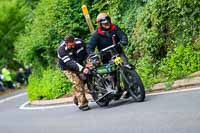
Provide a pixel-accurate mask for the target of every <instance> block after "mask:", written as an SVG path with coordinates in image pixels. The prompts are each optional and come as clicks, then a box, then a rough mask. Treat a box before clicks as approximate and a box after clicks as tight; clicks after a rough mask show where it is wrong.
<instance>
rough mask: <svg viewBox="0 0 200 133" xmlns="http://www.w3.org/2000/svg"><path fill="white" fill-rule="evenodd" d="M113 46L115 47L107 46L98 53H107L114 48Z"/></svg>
mask: <svg viewBox="0 0 200 133" xmlns="http://www.w3.org/2000/svg"><path fill="white" fill-rule="evenodd" d="M115 46H116V45H115V44H113V45H111V46H108V47H106V48H104V49H102V50H101V51H100V53H101V52H105V51H108V50H109V49H111V48H114V47H115Z"/></svg>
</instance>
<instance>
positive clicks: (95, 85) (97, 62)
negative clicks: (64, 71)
mask: <svg viewBox="0 0 200 133" xmlns="http://www.w3.org/2000/svg"><path fill="white" fill-rule="evenodd" d="M104 53H109V54H110V60H109V62H108V63H106V64H103V63H101V62H102V61H101V60H102V54H104ZM88 62H90V63H92V65H93V68H92V69H91V70H90V73H89V74H88V82H87V86H88V89H89V90H90V93H91V95H92V97H93V99H94V101H95V102H96V103H97V104H98V105H99V106H101V107H103V106H108V104H109V103H110V102H111V101H112V100H116V99H119V98H120V96H121V95H119V94H118V93H117V87H121V90H122V91H127V92H129V94H130V96H131V97H132V98H133V99H134V100H135V101H137V102H142V101H144V99H145V89H144V86H143V83H142V80H141V79H140V77H139V75H138V74H137V72H136V71H135V70H134V68H133V67H132V66H131V65H130V64H127V63H124V60H123V58H121V57H120V54H119V53H118V52H117V49H116V44H113V45H111V46H109V47H107V48H104V49H102V50H101V51H99V53H97V54H94V55H91V56H90V57H89V58H88ZM114 76H115V78H116V81H114V80H113V77H114ZM115 82H116V83H115Z"/></svg>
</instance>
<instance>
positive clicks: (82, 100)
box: [64, 70, 88, 107]
mask: <svg viewBox="0 0 200 133" xmlns="http://www.w3.org/2000/svg"><path fill="white" fill-rule="evenodd" d="M64 74H65V76H66V77H67V78H68V79H69V80H70V81H71V82H72V84H73V86H72V87H73V93H74V98H73V101H74V103H75V104H76V105H78V106H79V107H81V106H85V105H88V100H87V98H86V96H85V88H84V86H85V84H84V82H83V80H81V79H80V78H79V76H78V75H77V74H76V73H75V72H73V71H69V70H64Z"/></svg>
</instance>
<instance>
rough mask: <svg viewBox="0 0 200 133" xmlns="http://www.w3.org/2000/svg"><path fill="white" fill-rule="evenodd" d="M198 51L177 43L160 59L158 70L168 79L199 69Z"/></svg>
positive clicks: (199, 52)
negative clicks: (172, 49)
mask: <svg viewBox="0 0 200 133" xmlns="http://www.w3.org/2000/svg"><path fill="white" fill-rule="evenodd" d="M199 64H200V51H199V50H198V51H196V50H195V49H194V48H193V47H192V45H187V46H183V45H179V46H178V47H176V48H175V49H174V51H171V52H169V53H168V55H167V58H165V59H163V60H162V63H161V67H160V70H161V72H163V73H164V74H165V76H166V77H169V78H170V79H177V78H182V77H184V76H186V75H188V74H190V73H192V72H195V71H197V70H199V69H200V65H199Z"/></svg>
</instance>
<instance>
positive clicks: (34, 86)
mask: <svg viewBox="0 0 200 133" xmlns="http://www.w3.org/2000/svg"><path fill="white" fill-rule="evenodd" d="M71 91H72V90H71V83H70V82H69V81H68V80H67V79H66V77H65V76H64V75H63V73H62V72H61V71H60V70H55V69H50V68H48V69H47V70H42V71H41V73H40V74H38V71H37V74H35V73H33V74H32V75H31V76H30V78H29V84H28V97H29V100H30V101H32V100H36V99H55V98H58V97H60V96H62V95H64V94H67V93H70V92H71Z"/></svg>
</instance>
